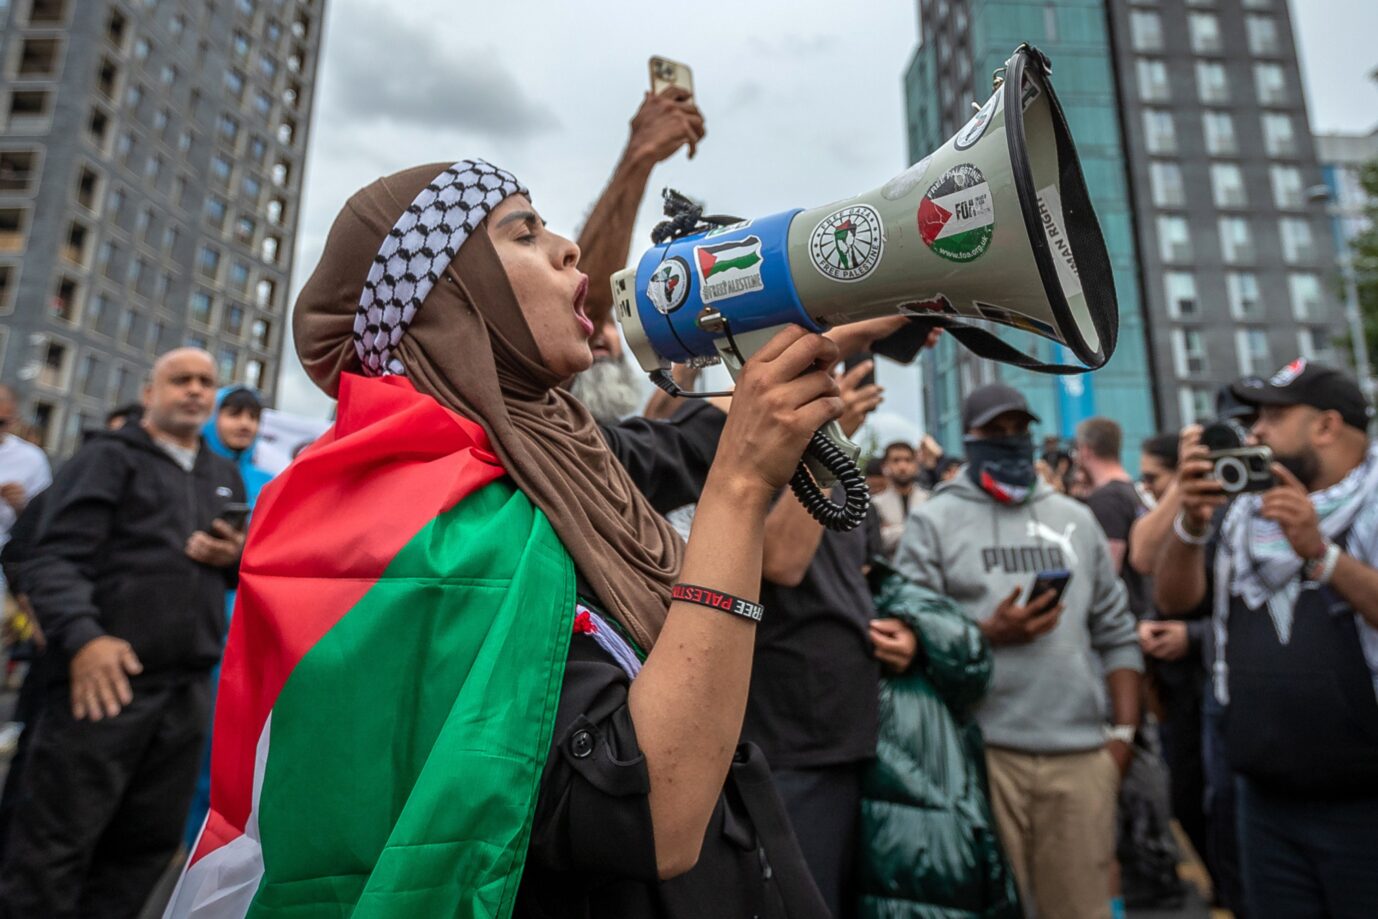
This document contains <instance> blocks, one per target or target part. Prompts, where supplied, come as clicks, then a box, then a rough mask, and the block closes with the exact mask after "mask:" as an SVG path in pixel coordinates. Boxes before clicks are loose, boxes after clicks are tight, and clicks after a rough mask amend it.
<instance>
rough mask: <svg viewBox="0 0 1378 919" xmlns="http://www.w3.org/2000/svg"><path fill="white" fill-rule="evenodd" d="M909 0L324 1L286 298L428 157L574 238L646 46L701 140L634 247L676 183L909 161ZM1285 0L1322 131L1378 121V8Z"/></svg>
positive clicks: (837, 179) (714, 198)
mask: <svg viewBox="0 0 1378 919" xmlns="http://www.w3.org/2000/svg"><path fill="white" fill-rule="evenodd" d="M916 9H917V3H915V2H913V0H907V2H898V0H879V2H876V0H870V2H867V3H864V4H840V3H837V2H836V0H829V2H823V0H790V2H784V0H770V2H756V3H747V2H741V0H736V2H721V0H711V2H702V0H701V2H699V3H696V4H693V5H692V6H687V7H686V6H678V7H670V6H666V5H661V4H657V5H649V4H646V3H645V2H644V0H643V2H638V3H634V2H631V0H616V2H612V0H604V2H600V3H596V4H594V3H578V4H576V3H567V2H557V0H534V2H526V3H511V4H496V5H493V4H482V5H479V4H473V3H459V2H455V0H408V2H407V3H397V2H393V0H329V2H328V4H327V11H328V12H327V19H326V25H325V39H324V51H323V57H322V60H321V65H320V72H319V79H318V83H317V87H316V90H317V94H316V109H315V113H314V117H313V119H312V130H311V137H310V152H309V155H308V157H307V167H306V188H305V193H304V200H303V205H302V206H303V210H302V219H301V224H300V227H299V230H298V237H297V251H296V269H295V272H294V274H295V277H294V278H293V285H292V295H293V298H294V299H295V295H296V291H297V290H298V289H300V287H301V285H302V283H303V282H304V281H305V278H306V277H307V275H308V274H309V273H310V271H311V269H312V268H313V267H314V266H315V263H316V260H317V258H318V257H319V255H320V250H321V245H322V243H323V241H324V239H325V234H326V232H327V231H328V230H329V227H330V223H331V221H332V220H333V219H334V217H335V214H336V213H337V212H338V210H339V208H340V205H341V204H342V203H343V202H344V200H345V199H346V198H347V197H348V196H349V195H350V194H352V193H353V192H354V191H355V190H356V189H358V188H359V187H361V186H363V185H365V184H367V183H368V182H370V181H372V180H373V179H375V178H377V177H378V176H379V175H383V174H387V173H390V172H393V171H396V170H398V169H402V168H405V167H407V166H412V165H416V164H418V163H425V162H431V161H440V160H446V161H454V160H457V159H463V158H466V157H482V158H484V159H487V160H490V161H491V162H494V163H496V164H498V165H500V166H503V167H505V168H507V169H509V170H511V171H512V172H514V173H515V174H516V175H517V176H518V177H519V178H520V179H521V180H522V181H523V182H525V183H526V184H527V186H528V187H530V188H531V190H532V195H533V197H534V198H535V202H536V205H537V207H538V209H539V210H541V212H542V215H543V216H544V217H545V218H546V219H547V221H549V223H550V225H551V227H552V228H554V229H556V230H557V231H559V232H562V233H565V234H567V235H570V236H573V235H574V234H575V233H576V232H577V230H578V226H579V224H580V222H581V221H582V218H583V216H584V214H586V213H587V211H588V208H589V207H590V206H591V204H592V202H593V201H594V200H595V199H596V198H597V197H598V194H599V193H600V191H601V190H602V187H603V185H604V184H605V182H606V181H607V178H608V176H609V174H610V173H611V171H612V166H613V164H614V162H615V161H616V159H617V156H618V154H619V153H620V151H621V149H622V145H623V143H624V142H625V140H626V135H627V121H628V119H629V118H630V117H631V115H632V113H633V112H634V111H635V110H636V107H637V105H638V104H639V103H640V100H641V94H642V93H643V92H644V90H645V87H646V83H647V76H646V59H647V57H648V56H650V55H652V54H660V55H664V56H666V57H671V58H674V59H677V60H682V61H685V62H687V63H689V64H690V65H691V66H692V67H693V68H694V81H695V90H696V95H697V97H698V101H699V105H700V107H701V108H702V109H703V111H704V113H705V115H706V117H707V121H708V132H709V133H708V137H707V138H706V140H705V142H704V143H703V145H702V146H701V147H700V148H699V154H698V156H697V157H696V158H695V159H694V160H693V161H689V160H688V159H686V158H685V156H684V154H682V153H681V154H679V155H677V156H676V157H674V158H673V159H671V160H669V161H668V162H666V163H664V164H662V165H661V166H660V167H659V168H658V169H657V170H656V172H655V174H654V175H653V176H652V180H651V194H648V196H647V199H646V201H645V202H644V204H643V207H642V209H641V214H640V218H639V220H638V225H637V230H636V235H635V237H634V239H635V242H634V244H633V254H634V256H635V255H639V253H640V251H641V248H642V247H643V246H644V245H647V244H648V242H647V240H648V236H647V234H648V233H649V231H650V227H651V226H652V225H653V224H654V223H655V221H656V219H657V217H658V215H659V201H658V197H659V196H658V190H659V189H660V188H662V187H663V186H666V185H669V186H672V187H675V188H679V189H681V190H683V191H686V192H688V193H690V194H692V195H694V196H695V197H697V198H700V199H703V200H705V201H706V202H707V204H708V207H709V209H710V210H716V211H720V212H726V213H740V214H744V215H758V214H766V213H771V212H774V211H780V210H784V209H787V208H792V207H808V206H812V205H816V204H822V203H825V202H827V201H831V200H834V199H837V198H841V197H844V196H847V195H851V194H854V193H856V192H858V191H861V190H863V189H865V188H869V187H873V186H875V185H879V184H881V183H882V182H884V181H885V180H886V179H888V178H889V177H891V176H892V175H893V174H895V173H896V172H898V171H899V170H900V169H901V168H903V167H904V166H905V165H907V163H906V160H905V152H906V151H905V141H904V109H903V93H902V86H901V82H900V78H901V74H902V73H903V71H904V67H905V64H906V63H907V62H908V60H909V56H910V54H912V52H913V49H914V45H915V42H916V41H917V35H918V24H917V13H916ZM1292 9H1293V16H1294V17H1295V22H1296V27H1297V30H1298V33H1299V40H1300V45H1301V54H1302V67H1303V72H1304V74H1305V77H1306V80H1307V93H1308V100H1309V102H1310V107H1311V119H1312V123H1313V126H1314V127H1315V128H1317V129H1319V130H1348V131H1361V130H1367V129H1368V128H1369V127H1371V126H1372V125H1374V124H1375V123H1376V122H1378V85H1375V84H1374V83H1373V82H1371V81H1370V80H1369V79H1368V77H1367V74H1368V72H1370V71H1372V70H1373V69H1374V67H1375V66H1378V52H1375V51H1374V49H1373V44H1372V37H1373V36H1374V35H1378V2H1373V0H1300V2H1293V4H1292ZM461 10H463V12H461ZM653 11H654V12H653ZM1055 63H1056V62H1055ZM882 383H884V384H886V385H887V389H888V404H887V406H886V408H887V409H890V410H892V411H894V412H896V413H898V414H900V415H903V416H906V417H909V418H915V417H916V415H917V411H918V401H919V400H918V393H917V381H916V378H915V377H914V376H912V375H905V374H900V373H898V372H891V373H890V374H889V375H888V376H885V377H884V378H883V379H882ZM278 397H279V398H278V401H279V406H280V407H281V408H283V409H285V410H287V411H295V412H303V413H307V414H314V415H323V414H324V413H325V412H327V411H328V405H329V403H328V401H327V400H326V399H325V398H324V397H323V396H321V395H319V394H318V393H317V392H316V391H315V389H314V388H313V387H312V386H311V384H310V382H309V381H307V380H306V378H305V376H304V374H303V373H302V372H301V369H300V365H299V364H298V362H297V360H296V357H295V355H294V353H293V352H292V349H291V345H290V342H289V343H288V345H287V353H286V356H285V358H284V361H283V371H282V383H281V388H280V390H279V393H278Z"/></svg>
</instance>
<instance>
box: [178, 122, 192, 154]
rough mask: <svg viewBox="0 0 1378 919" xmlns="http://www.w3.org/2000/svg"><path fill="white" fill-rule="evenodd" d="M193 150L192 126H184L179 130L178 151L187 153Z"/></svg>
mask: <svg viewBox="0 0 1378 919" xmlns="http://www.w3.org/2000/svg"><path fill="white" fill-rule="evenodd" d="M190 150H191V128H183V129H182V130H180V131H178V132H177V152H178V153H181V154H186V153H187V152H188V151H190Z"/></svg>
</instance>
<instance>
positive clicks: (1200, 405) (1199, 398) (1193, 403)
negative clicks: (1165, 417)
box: [1178, 386, 1215, 424]
mask: <svg viewBox="0 0 1378 919" xmlns="http://www.w3.org/2000/svg"><path fill="white" fill-rule="evenodd" d="M1178 405H1179V406H1180V407H1181V409H1182V423H1183V424H1195V423H1197V422H1198V421H1206V420H1208V419H1210V418H1213V417H1215V397H1214V395H1213V394H1212V393H1211V391H1210V390H1209V389H1201V388H1200V387H1197V386H1183V387H1182V388H1181V389H1180V390H1178Z"/></svg>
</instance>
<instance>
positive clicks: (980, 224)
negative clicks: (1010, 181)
mask: <svg viewBox="0 0 1378 919" xmlns="http://www.w3.org/2000/svg"><path fill="white" fill-rule="evenodd" d="M918 221H919V236H920V238H922V239H923V242H924V245H926V246H928V248H930V249H932V250H933V251H934V252H936V253H937V254H938V255H941V256H942V257H943V258H945V259H948V260H949V261H953V262H970V261H973V260H975V259H977V258H980V257H981V256H982V255H984V254H985V251H986V250H987V249H989V248H990V238H991V237H992V236H993V235H995V199H994V197H993V196H992V194H991V190H990V184H989V183H987V182H986V177H985V176H984V175H982V174H981V170H979V169H977V168H976V167H975V166H972V165H971V164H969V163H963V164H961V165H959V166H953V167H952V168H951V169H949V170H948V171H947V172H944V173H943V174H942V175H941V176H940V177H939V178H938V180H937V181H936V182H934V183H933V184H932V185H930V186H928V191H927V192H925V193H924V196H923V200H922V201H921V202H919V212H918Z"/></svg>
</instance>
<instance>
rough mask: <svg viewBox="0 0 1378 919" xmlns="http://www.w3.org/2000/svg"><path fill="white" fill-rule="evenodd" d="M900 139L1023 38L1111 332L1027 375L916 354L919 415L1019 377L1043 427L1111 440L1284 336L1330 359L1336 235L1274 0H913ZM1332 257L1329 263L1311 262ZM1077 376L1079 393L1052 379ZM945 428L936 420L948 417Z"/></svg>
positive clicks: (948, 113) (1336, 312) (1198, 409)
mask: <svg viewBox="0 0 1378 919" xmlns="http://www.w3.org/2000/svg"><path fill="white" fill-rule="evenodd" d="M919 15H920V27H921V33H922V38H921V43H920V46H919V49H918V51H917V52H916V54H915V57H914V59H913V61H911V64H910V69H909V73H908V75H907V78H906V89H907V96H908V102H909V120H910V128H911V135H910V143H911V150H910V153H911V155H913V156H918V155H922V154H923V153H925V152H927V150H929V149H932V148H933V147H936V146H937V145H938V144H939V143H941V142H942V141H944V140H945V139H946V138H947V137H948V136H949V135H950V134H951V133H952V132H953V131H955V130H956V129H957V127H959V126H960V125H961V124H962V123H963V122H964V121H965V120H966V119H967V117H969V115H968V111H969V106H968V102H969V100H970V99H973V98H984V97H985V95H986V94H987V92H988V82H987V81H988V78H989V74H990V73H991V72H992V71H993V70H994V68H996V67H998V66H999V64H1000V63H1001V61H1002V60H1003V59H1004V57H1005V56H1006V55H1007V54H1008V53H1009V51H1010V50H1011V49H1012V48H1013V47H1014V46H1015V45H1017V44H1018V43H1019V42H1020V41H1029V42H1031V43H1033V44H1035V45H1037V46H1038V47H1040V48H1042V49H1043V50H1044V51H1046V52H1047V53H1048V54H1049V56H1050V57H1051V58H1052V60H1053V84H1054V86H1055V88H1056V89H1057V91H1058V95H1059V98H1061V99H1062V101H1063V105H1064V107H1065V108H1066V110H1067V118H1068V122H1069V124H1070V126H1071V129H1072V134H1073V137H1074V138H1075V140H1076V144H1077V149H1078V151H1079V153H1080V154H1081V157H1082V165H1083V167H1084V168H1085V171H1086V174H1087V181H1088V185H1089V186H1090V189H1091V195H1092V199H1093V202H1094V204H1095V206H1096V211H1097V214H1098V215H1099V216H1100V220H1101V227H1102V230H1103V231H1104V233H1105V238H1106V243H1107V246H1108V248H1109V250H1110V255H1111V259H1112V262H1113V264H1114V266H1115V280H1116V290H1117V293H1118V295H1119V303H1120V319H1121V337H1120V346H1119V348H1120V350H1119V352H1117V354H1116V356H1115V358H1114V359H1113V360H1112V361H1111V363H1110V364H1109V365H1108V366H1107V367H1106V368H1105V369H1104V370H1101V371H1098V372H1097V373H1095V374H1091V375H1088V376H1084V377H1079V378H1072V379H1071V380H1068V381H1044V380H1039V379H1036V378H1030V377H1029V376H1028V375H1025V374H1018V373H1013V372H1011V371H1009V370H1008V369H1006V368H999V369H991V368H986V367H982V366H971V365H973V364H975V363H976V362H974V361H972V360H971V358H970V357H969V356H967V355H961V354H957V353H956V352H955V351H954V350H949V351H948V353H947V355H946V356H944V355H942V354H940V355H939V356H938V357H937V359H936V360H932V359H931V360H930V366H929V368H928V370H927V374H928V376H929V379H930V381H931V383H932V385H930V387H929V396H928V398H929V404H928V409H929V417H930V418H933V417H935V416H936V417H939V418H944V419H948V420H949V430H950V423H951V421H952V419H954V418H955V414H954V413H955V405H956V401H957V399H958V398H959V393H960V391H962V390H964V389H965V388H967V387H968V385H969V383H970V382H972V381H974V380H976V379H979V378H981V377H982V375H990V374H992V373H998V374H1000V375H1001V376H1003V377H1007V378H1008V377H1015V378H1018V380H1019V382H1018V385H1020V386H1021V387H1023V388H1024V389H1025V391H1026V392H1029V393H1030V395H1031V399H1033V400H1034V401H1035V402H1037V403H1039V404H1038V405H1037V406H1036V408H1035V411H1040V414H1043V415H1044V417H1045V420H1046V419H1047V415H1048V413H1049V412H1050V411H1051V412H1052V413H1053V417H1054V418H1056V419H1058V422H1057V424H1056V426H1054V427H1053V429H1052V430H1053V432H1059V431H1060V432H1062V433H1064V434H1065V433H1066V432H1067V431H1068V429H1069V428H1070V427H1072V426H1074V425H1075V421H1076V420H1077V416H1078V415H1081V414H1083V413H1092V412H1093V413H1095V414H1101V415H1108V416H1110V417H1113V418H1116V419H1118V420H1119V421H1120V422H1121V424H1123V425H1124V427H1125V431H1126V443H1127V444H1130V445H1132V444H1134V443H1135V441H1136V439H1137V438H1138V437H1139V436H1141V435H1145V434H1147V433H1149V432H1151V430H1152V429H1153V427H1154V426H1155V424H1160V425H1161V426H1163V427H1165V428H1175V427H1177V426H1178V425H1180V424H1182V423H1185V422H1188V421H1193V420H1198V419H1201V418H1206V417H1209V416H1210V414H1211V412H1212V405H1213V399H1214V393H1215V391H1216V389H1217V388H1218V387H1219V386H1220V385H1222V384H1224V383H1226V382H1228V381H1230V380H1232V379H1235V378H1237V377H1239V376H1241V375H1247V374H1267V373H1271V372H1272V370H1273V369H1275V368H1276V367H1277V366H1280V365H1282V364H1284V363H1286V362H1287V361H1289V360H1291V359H1292V358H1294V357H1296V356H1298V355H1299V354H1300V355H1305V356H1308V357H1314V358H1319V359H1328V360H1342V359H1343V357H1344V356H1343V355H1341V354H1337V353H1336V352H1335V349H1334V340H1335V338H1336V336H1338V335H1340V334H1342V332H1343V317H1342V312H1341V310H1340V308H1339V305H1338V303H1337V302H1336V297H1335V296H1334V294H1333V292H1332V285H1331V284H1329V283H1328V282H1329V280H1330V277H1329V275H1330V274H1333V268H1332V267H1331V266H1333V264H1334V249H1333V244H1332V242H1331V239H1330V235H1329V234H1328V233H1327V232H1326V225H1325V209H1324V206H1323V202H1318V200H1317V198H1316V194H1315V191H1314V189H1315V187H1316V186H1317V185H1319V184H1320V182H1321V174H1320V170H1319V167H1318V165H1317V161H1316V154H1315V149H1314V145H1313V143H1312V140H1311V134H1310V131H1309V128H1308V124H1307V117H1306V107H1305V100H1304V98H1303V95H1302V85H1301V77H1300V73H1299V71H1298V67H1297V56H1296V50H1295V46H1294V43H1293V38H1292V29H1291V22H1290V19H1289V17H1288V10H1287V4H1286V2H1285V0H1113V2H1112V0H920V2H919ZM1328 273H1329V274H1328ZM1078 380H1080V381H1084V383H1083V388H1082V390H1081V392H1080V393H1069V392H1067V391H1066V388H1067V384H1069V383H1070V384H1071V385H1072V386H1073V387H1075V386H1076V383H1077V381H1078ZM948 436H949V437H950V436H951V434H950V433H949V435H948Z"/></svg>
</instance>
